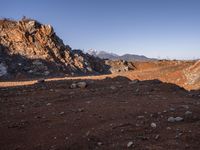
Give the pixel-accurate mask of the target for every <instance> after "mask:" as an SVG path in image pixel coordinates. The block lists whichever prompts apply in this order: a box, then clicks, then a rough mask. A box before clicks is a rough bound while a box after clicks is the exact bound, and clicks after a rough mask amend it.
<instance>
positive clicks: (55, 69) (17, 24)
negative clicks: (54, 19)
mask: <svg viewBox="0 0 200 150" xmlns="http://www.w3.org/2000/svg"><path fill="white" fill-rule="evenodd" d="M0 29H1V32H0V76H3V75H5V74H6V73H8V74H9V75H11V76H14V77H15V76H17V74H23V75H29V76H30V75H32V76H48V75H51V74H54V75H55V74H56V73H57V74H68V75H71V74H98V73H107V71H106V70H107V68H108V67H107V65H105V63H104V61H103V60H101V59H99V58H95V57H93V56H91V55H89V54H84V53H83V52H82V51H80V50H72V49H71V48H70V47H69V46H68V45H64V43H63V41H62V40H61V39H60V38H59V37H58V36H57V35H56V33H55V31H54V29H53V27H52V26H51V25H43V24H41V23H39V22H38V21H36V20H33V19H27V18H24V19H22V20H19V21H13V20H9V19H2V20H0ZM6 68H7V69H6Z"/></svg>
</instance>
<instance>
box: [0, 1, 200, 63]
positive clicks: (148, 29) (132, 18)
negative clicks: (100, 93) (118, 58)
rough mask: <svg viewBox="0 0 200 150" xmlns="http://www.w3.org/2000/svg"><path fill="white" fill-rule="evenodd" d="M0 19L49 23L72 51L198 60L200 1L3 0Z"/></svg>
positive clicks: (199, 50)
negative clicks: (89, 50)
mask: <svg viewBox="0 0 200 150" xmlns="http://www.w3.org/2000/svg"><path fill="white" fill-rule="evenodd" d="M0 4H1V9H0V17H2V18H4V17H6V18H12V19H20V18H22V16H23V15H25V16H27V17H31V18H34V19H37V20H38V21H40V22H42V23H44V24H51V25H52V26H53V27H54V29H55V31H56V33H57V35H58V36H60V37H61V38H62V39H63V41H64V43H65V44H68V45H70V46H71V47H72V48H80V49H84V50H87V49H90V48H93V49H96V50H105V51H109V52H114V53H117V54H124V53H132V54H142V55H146V56H148V57H161V58H167V57H168V58H184V59H185V58H186V59H190V58H200V0H0Z"/></svg>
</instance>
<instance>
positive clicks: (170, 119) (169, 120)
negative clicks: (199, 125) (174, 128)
mask: <svg viewBox="0 0 200 150" xmlns="http://www.w3.org/2000/svg"><path fill="white" fill-rule="evenodd" d="M167 121H168V122H175V118H174V117H169V118H168V119H167Z"/></svg>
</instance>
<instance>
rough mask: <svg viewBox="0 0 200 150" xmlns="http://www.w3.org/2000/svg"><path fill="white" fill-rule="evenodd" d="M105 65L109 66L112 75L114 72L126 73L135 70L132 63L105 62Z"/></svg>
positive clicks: (121, 61) (122, 61) (119, 61)
mask: <svg viewBox="0 0 200 150" xmlns="http://www.w3.org/2000/svg"><path fill="white" fill-rule="evenodd" d="M105 64H107V65H108V66H110V68H109V70H110V72H112V73H116V72H126V71H131V70H135V69H136V67H135V66H134V64H133V63H132V62H128V61H124V60H113V61H112V60H106V61H105Z"/></svg>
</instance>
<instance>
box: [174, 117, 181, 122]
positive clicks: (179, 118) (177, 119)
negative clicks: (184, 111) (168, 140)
mask: <svg viewBox="0 0 200 150" xmlns="http://www.w3.org/2000/svg"><path fill="white" fill-rule="evenodd" d="M174 119H175V121H176V122H180V121H183V118H182V117H176V118H174Z"/></svg>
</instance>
